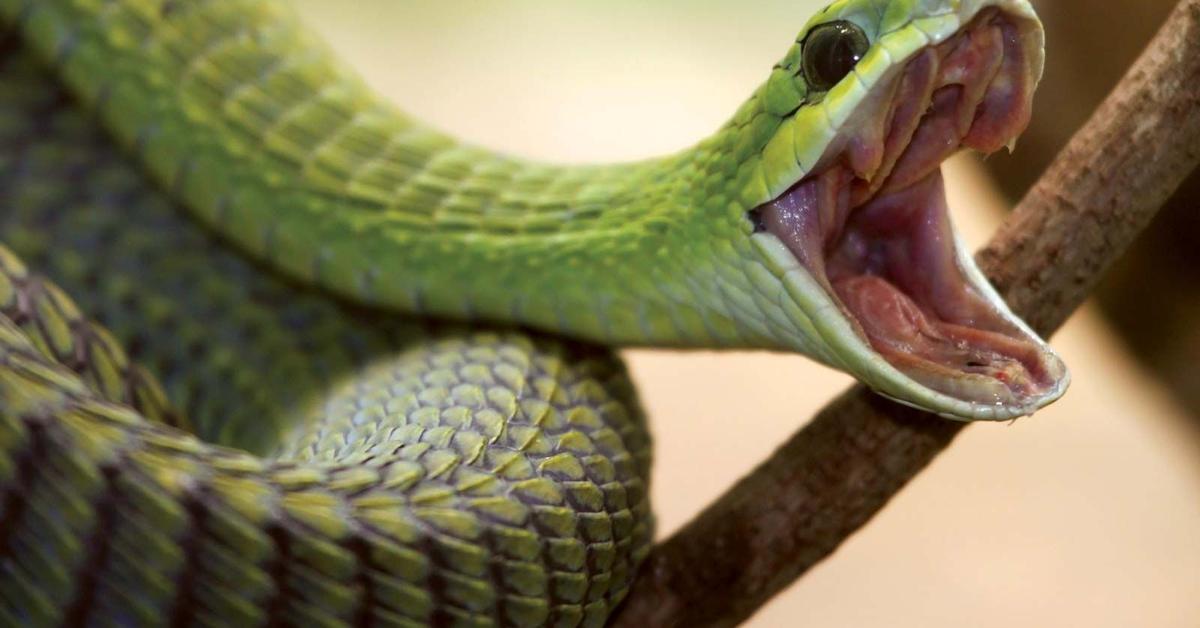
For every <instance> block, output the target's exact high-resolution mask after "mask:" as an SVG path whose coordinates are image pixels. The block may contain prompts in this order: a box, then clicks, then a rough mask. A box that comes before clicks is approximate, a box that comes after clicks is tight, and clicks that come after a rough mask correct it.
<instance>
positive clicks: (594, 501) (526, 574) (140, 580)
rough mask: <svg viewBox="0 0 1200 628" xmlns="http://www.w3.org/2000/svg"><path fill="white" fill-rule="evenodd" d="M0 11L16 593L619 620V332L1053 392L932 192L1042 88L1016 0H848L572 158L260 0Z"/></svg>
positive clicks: (303, 612) (624, 385)
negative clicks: (685, 107) (545, 160)
mask: <svg viewBox="0 0 1200 628" xmlns="http://www.w3.org/2000/svg"><path fill="white" fill-rule="evenodd" d="M0 28H3V31H0V32H3V33H4V35H3V37H4V38H3V42H2V43H0V242H3V244H2V245H0V624H2V625H12V626H17V625H21V626H44V625H46V626H48V625H97V626H101V625H103V626H109V625H111V626H118V625H119V626H142V625H146V626H152V625H177V626H184V625H208V626H228V625H237V626H242V625H245V626H254V625H304V626H350V625H360V626H368V625H369V626H416V625H463V626H492V625H559V626H574V625H589V626H596V625H602V624H603V623H604V622H605V621H606V619H607V618H608V617H609V615H610V614H611V612H612V611H613V610H614V608H615V607H616V606H617V605H618V604H619V603H620V601H621V599H622V598H623V597H624V595H625V594H626V593H627V592H628V590H629V588H630V587H631V586H633V585H634V583H635V579H634V578H635V575H636V570H637V567H638V565H639V563H640V562H641V561H642V559H643V558H644V557H645V556H646V555H647V553H648V552H649V549H650V546H651V542H652V538H653V518H652V515H651V512H650V507H649V503H648V477H649V476H648V472H649V465H650V438H649V435H648V432H647V429H646V425H645V422H644V418H643V415H642V411H641V409H640V407H639V404H638V401H637V397H636V393H635V391H634V389H633V386H632V384H631V382H630V381H629V377H628V375H627V373H626V371H625V369H624V366H623V364H622V363H621V361H620V359H619V358H618V357H617V355H616V354H615V353H614V351H613V349H612V348H611V347H614V346H628V345H656V346H671V347H743V348H759V349H773V350H786V351H795V352H800V353H804V354H807V355H809V356H811V357H813V358H814V359H817V360H820V361H822V362H825V363H827V364H829V365H831V366H833V367H836V368H840V369H843V370H846V371H848V372H850V373H852V374H854V375H855V376H857V377H858V378H859V379H861V380H862V381H864V382H865V383H867V384H868V385H870V386H872V387H873V388H875V389H876V390H878V391H879V392H881V393H882V394H886V395H888V396H891V397H893V398H895V399H898V400H900V401H902V402H904V403H909V404H912V405H916V406H919V407H922V408H926V409H929V410H932V411H935V412H938V413H941V414H943V415H945V416H948V417H951V418H956V419H961V420H974V419H1008V418H1013V417H1016V416H1020V415H1024V414H1029V413H1031V412H1032V411H1034V410H1036V409H1037V408H1039V407H1041V406H1043V405H1045V404H1047V403H1050V402H1051V401H1053V400H1054V399H1055V398H1057V397H1058V396H1059V395H1061V394H1062V392H1063V390H1064V389H1065V386H1066V382H1067V375H1066V371H1065V370H1064V369H1063V368H1062V365H1061V363H1060V362H1059V361H1058V359H1057V358H1056V357H1055V356H1054V354H1053V353H1052V352H1051V350H1050V349H1049V348H1048V347H1047V346H1046V345H1045V343H1043V342H1042V341H1041V340H1040V339H1038V338H1037V337H1036V336H1035V335H1033V333H1032V332H1030V331H1029V330H1028V328H1027V327H1025V326H1024V325H1023V324H1022V323H1021V322H1020V321H1019V320H1017V319H1016V318H1015V317H1014V316H1012V315H1011V314H1010V313H1009V312H1008V310H1007V308H1006V307H1005V306H1004V304H1003V302H1002V301H1001V300H1000V298H999V297H998V296H997V295H996V293H995V292H994V291H993V290H992V289H991V288H990V287H989V286H987V284H986V281H985V280H983V278H982V276H981V275H980V274H979V272H978V270H977V269H976V268H975V267H974V264H973V262H971V261H970V258H969V257H967V256H966V255H965V254H964V253H963V252H962V250H961V246H958V245H957V244H956V242H955V241H954V238H953V234H952V232H950V231H948V229H949V227H948V225H947V224H945V221H944V219H943V218H944V217H943V214H942V213H939V208H942V205H943V203H941V202H940V198H941V196H940V182H941V180H940V177H939V175H938V174H937V166H938V164H939V163H940V161H941V160H942V159H943V158H944V157H945V156H946V155H947V154H949V152H951V151H952V150H955V149H957V148H958V147H959V146H960V145H961V146H968V147H971V148H976V149H979V150H985V151H990V150H995V149H996V148H999V147H1001V146H1003V145H1004V144H1007V143H1009V142H1011V139H1012V137H1014V136H1015V135H1016V134H1017V133H1019V131H1020V129H1021V128H1023V126H1024V124H1025V122H1026V121H1027V119H1028V111H1027V105H1028V101H1029V98H1030V97H1031V94H1032V89H1033V85H1034V84H1035V83H1036V81H1037V80H1038V77H1039V76H1040V72H1041V54H1042V52H1041V29H1040V25H1039V24H1038V22H1037V18H1036V16H1035V15H1034V14H1033V12H1032V9H1030V7H1029V6H1028V5H1027V4H1026V3H1025V2H1023V1H1018V0H995V1H982V0H841V1H839V2H836V3H835V4H833V5H831V6H830V7H827V8H826V9H824V10H823V11H821V12H820V13H818V14H817V15H816V16H814V17H813V18H812V19H811V20H810V21H809V23H808V24H807V25H806V26H805V27H804V29H802V31H801V33H800V36H799V37H798V38H797V40H796V42H795V43H794V44H793V45H792V46H791V47H790V49H789V50H788V52H787V54H786V55H785V57H784V58H783V59H782V60H781V61H780V63H779V64H777V65H776V66H775V67H774V68H773V69H772V71H771V74H770V77H769V79H768V80H767V82H766V83H764V84H763V86H762V87H761V88H759V89H758V90H757V91H756V92H755V93H754V94H753V95H752V97H751V98H750V99H749V100H748V101H746V104H745V105H744V106H743V107H742V108H741V109H740V110H739V111H738V112H737V113H736V114H735V115H734V117H733V118H732V120H731V121H730V122H729V123H727V124H726V125H725V126H723V127H722V128H721V129H720V130H718V131H717V132H716V133H715V134H714V135H712V136H711V137H709V138H706V139H704V140H702V141H701V142H699V143H698V144H697V145H696V146H694V147H692V148H690V149H688V150H684V151H681V152H679V153H677V154H674V155H670V156H667V157H663V158H660V159H653V160H648V161H643V162H637V163H630V164H615V165H595V166H577V167H562V166H555V165H547V164H538V163H532V162H528V161H524V160H521V159H517V158H513V157H509V156H505V155H500V154H496V153H494V152H491V151H488V150H485V149H482V148H477V147H473V146H470V145H466V144H462V143H459V142H457V141H455V140H453V139H452V138H450V137H448V136H446V135H444V134H442V133H440V132H438V131H435V130H432V129H430V128H428V127H425V126H423V125H421V124H420V123H418V122H416V121H414V120H412V119H411V118H409V117H407V116H405V115H404V114H402V113H400V112H398V111H396V110H395V109H394V107H393V106H392V105H390V104H389V103H387V102H385V101H383V100H382V99H380V98H379V97H378V96H376V95H375V94H373V93H372V92H371V91H370V90H369V89H368V88H366V87H365V86H364V84H363V83H362V82H361V81H360V80H359V79H358V78H356V77H355V75H354V74H353V73H352V72H350V71H348V70H346V69H345V68H344V67H342V66H341V65H340V64H339V62H338V61H337V60H336V59H335V58H334V57H333V55H331V54H330V53H329V52H328V51H327V49H326V48H325V46H324V45H323V44H322V43H321V42H320V41H319V40H318V39H317V38H316V37H315V36H314V35H313V34H311V33H310V32H309V31H308V30H307V29H306V28H304V27H303V25H301V24H299V23H298V21H297V19H296V18H295V16H294V15H293V14H292V12H291V11H290V9H289V8H288V7H287V6H286V4H285V3H282V2H275V1H271V0H186V1H181V0H0ZM951 132H953V135H952V136H946V137H950V139H949V140H947V139H946V138H945V137H943V135H945V134H946V133H951ZM939 133H941V134H943V135H938V134H939ZM939 138H941V140H939ZM914 216H916V217H915V218H914ZM908 269H916V271H917V272H910V270H908ZM68 295H69V296H68ZM738 429H752V426H748V425H743V426H739V428H738Z"/></svg>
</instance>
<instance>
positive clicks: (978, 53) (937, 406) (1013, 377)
mask: <svg viewBox="0 0 1200 628" xmlns="http://www.w3.org/2000/svg"><path fill="white" fill-rule="evenodd" d="M1022 17H1026V16H1021V15H1017V16H1013V15H1011V14H1009V13H1006V12H1003V11H1001V10H1000V9H997V8H987V9H983V10H981V11H979V12H978V13H977V14H976V15H974V17H973V19H971V20H969V22H967V24H966V25H965V26H964V27H963V28H961V29H959V30H957V31H955V32H953V33H947V34H946V36H945V37H944V38H943V39H942V40H941V41H935V42H933V43H931V44H928V45H926V46H924V47H922V48H920V49H919V50H917V51H914V52H913V53H912V54H911V55H910V56H908V57H907V59H906V60H905V61H904V62H903V63H901V64H898V65H897V68H898V69H897V71H896V72H894V73H893V75H892V76H889V77H885V78H883V79H882V80H880V81H879V82H878V83H877V84H876V85H875V86H874V87H872V88H871V90H870V91H869V92H868V94H867V95H866V96H865V97H863V98H862V99H861V100H860V101H859V102H858V103H857V105H856V108H855V110H854V112H853V113H852V114H851V115H850V116H849V117H848V118H847V122H846V123H845V124H844V125H843V126H842V129H843V130H842V131H840V132H839V133H838V134H837V136H836V137H835V139H834V140H833V141H831V142H830V143H829V145H828V147H827V148H826V150H825V152H824V153H823V155H822V156H821V158H820V160H819V161H818V162H817V164H816V165H815V167H813V168H812V169H811V170H810V171H809V172H808V173H807V174H806V175H805V176H804V177H803V178H802V179H801V180H800V181H798V182H797V183H796V184H794V185H793V186H792V187H791V188H789V189H788V190H787V191H785V192H783V193H782V194H780V195H778V196H776V197H775V198H774V199H773V200H771V201H769V202H767V203H765V204H764V205H762V206H760V207H758V208H757V209H756V210H755V214H756V223H757V224H759V225H760V226H761V227H762V230H763V232H762V233H758V234H756V235H755V236H754V237H755V238H756V239H757V240H758V242H759V244H760V248H762V249H763V250H764V251H767V252H768V253H769V254H771V255H775V256H778V255H779V251H778V249H777V248H775V247H773V243H771V242H769V240H771V239H773V240H777V241H778V242H780V243H782V244H783V245H784V246H785V247H786V249H787V252H788V253H789V254H790V255H791V256H793V257H794V259H795V261H796V262H798V263H799V266H800V267H801V268H802V269H803V270H804V271H806V272H804V273H796V272H789V273H787V274H786V276H785V285H787V288H788V291H789V293H790V294H791V295H792V296H793V298H796V300H797V301H798V304H799V305H801V308H802V309H803V310H804V311H805V312H806V313H807V314H808V317H809V318H810V319H811V320H810V322H811V325H812V327H813V328H814V329H815V331H816V332H817V335H818V336H819V337H820V340H821V341H822V342H823V343H824V345H825V346H824V347H821V349H822V351H816V352H814V353H818V354H822V353H823V354H824V356H823V357H825V358H826V360H827V361H829V362H832V363H834V364H835V365H836V366H842V367H844V368H845V369H846V370H848V371H850V372H852V373H854V374H855V375H856V376H858V377H859V378H860V379H862V380H863V381H864V382H865V383H867V384H868V385H870V386H871V387H873V388H874V389H876V390H877V391H879V392H881V393H883V394H885V395H887V396H889V397H892V398H895V399H897V400H899V401H901V402H903V403H906V404H909V405H913V406H917V407H920V408H923V409H927V410H932V411H935V412H938V413H940V414H942V415H944V416H947V417H950V418H956V419H966V420H977V419H992V420H999V419H1009V418H1014V417H1017V416H1022V415H1026V414H1031V413H1032V412H1033V411H1035V410H1036V409H1038V408H1040V407H1042V406H1044V405H1046V404H1048V403H1050V402H1052V401H1053V400H1055V399H1057V398H1058V397H1059V396H1061V395H1062V393H1063V392H1064V391H1065V389H1066V386H1067V383H1068V380H1069V376H1068V374H1067V371H1066V368H1065V367H1064V365H1063V363H1062V361H1061V360H1060V359H1059V358H1058V357H1057V356H1056V355H1055V354H1054V352H1053V351H1052V350H1051V349H1050V348H1049V347H1048V346H1047V345H1046V343H1045V342H1044V341H1043V340H1041V339H1040V338H1039V337H1038V336H1037V335H1036V334H1035V333H1034V332H1033V331H1032V330H1030V329H1029V327H1028V326H1026V325H1025V324H1024V323H1023V322H1022V321H1021V320H1020V319H1019V318H1017V317H1016V316H1015V315H1014V314H1013V313H1012V312H1011V311H1010V310H1009V309H1008V308H1007V306H1006V305H1005V304H1004V301H1003V300H1002V298H1001V297H1000V296H999V295H998V294H997V293H996V292H995V290H994V289H992V287H991V286H990V285H989V284H988V283H987V280H986V279H985V278H984V277H983V275H982V273H981V272H980V271H979V270H978V269H977V268H976V266H975V264H974V262H973V260H972V259H971V258H970V256H969V255H968V254H967V253H966V252H965V248H964V247H963V246H962V245H961V244H960V243H959V242H958V240H957V238H956V235H955V234H954V231H953V229H952V228H951V226H950V222H949V216H948V211H947V207H946V202H945V195H944V192H943V186H942V178H941V172H940V165H941V163H942V161H943V160H945V159H946V158H947V157H949V156H950V155H951V154H953V153H954V152H956V151H958V150H959V149H960V148H962V147H967V148H972V149H975V150H978V151H980V152H984V153H990V152H994V151H996V150H999V149H1000V148H1003V147H1005V146H1010V145H1011V144H1012V142H1013V141H1014V139H1015V137H1016V136H1017V135H1019V133H1020V132H1021V131H1022V130H1024V128H1025V126H1026V124H1027V123H1028V121H1029V117H1030V105H1031V101H1032V93H1033V89H1034V85H1035V84H1036V82H1037V79H1038V77H1039V76H1040V70H1041V45H1040V42H1041V32H1040V29H1039V28H1037V23H1036V21H1030V20H1024V19H1018V18H1022ZM1030 24H1032V26H1031V25H1030ZM1031 31H1036V32H1031ZM1031 44H1035V45H1031ZM814 295H815V296H814Z"/></svg>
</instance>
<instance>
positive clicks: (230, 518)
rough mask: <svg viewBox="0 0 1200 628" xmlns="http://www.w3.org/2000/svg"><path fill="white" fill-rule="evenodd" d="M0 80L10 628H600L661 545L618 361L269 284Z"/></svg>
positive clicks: (43, 94) (32, 85)
mask: <svg viewBox="0 0 1200 628" xmlns="http://www.w3.org/2000/svg"><path fill="white" fill-rule="evenodd" d="M0 63H2V66H0V76H2V77H3V79H2V80H0V207H3V208H4V209H3V211H2V212H0V241H2V242H5V243H7V245H8V246H9V247H10V248H11V252H10V251H9V250H5V249H0V450H2V453H0V624H3V625H14V626H15V625H35V626H41V625H60V624H66V625H69V624H76V623H87V624H88V625H147V626H149V625H168V624H172V625H266V624H268V623H272V622H273V623H274V624H281V623H282V624H295V625H313V626H317V625H320V626H341V625H396V626H403V625H425V624H461V625H480V626H485V625H538V624H557V625H580V624H582V625H599V624H601V623H602V622H603V620H604V618H605V617H606V616H607V615H608V613H609V611H610V610H611V608H612V607H613V606H614V605H615V604H616V603H617V602H618V601H619V600H620V599H621V597H622V596H623V595H624V593H625V591H626V590H627V589H628V587H629V584H630V580H631V578H632V574H633V570H634V569H635V567H636V565H637V563H638V562H639V561H640V559H641V558H642V557H643V556H644V555H645V554H646V552H647V550H648V547H649V543H650V539H651V531H652V527H651V519H650V514H649V507H648V503H647V486H646V478H647V471H648V465H649V439H648V436H647V434H646V432H645V429H644V425H643V424H642V418H641V413H640V410H639V408H638V405H637V401H636V399H635V397H634V393H633V391H632V388H631V387H630V384H629V382H628V379H627V376H626V374H625V372H624V370H623V367H622V366H621V364H620V363H619V361H618V360H617V359H616V358H615V357H614V356H613V355H612V354H611V352H609V351H608V350H607V349H602V348H598V347H593V346H587V345H580V344H569V343H564V342H561V341H554V340H548V339H546V338H543V337H539V336H532V335H529V334H528V333H524V332H521V331H518V330H504V329H500V330H496V331H478V330H463V329H453V328H446V327H437V326H434V325H431V324H429V323H425V322H421V321H405V320H397V317H395V316H390V315H389V316H384V315H382V314H380V313H377V312H371V311H368V310H364V309H362V308H356V307H353V306H349V305H345V304H341V303H339V302H337V301H336V300H334V299H331V298H329V297H328V296H326V295H322V294H319V293H316V292H314V291H313V290H311V289H305V288H302V287H299V286H296V285H292V284H289V283H287V282H285V281H282V280H279V279H277V278H275V277H274V276H273V275H270V274H268V273H266V272H264V271H263V270H262V269H260V268H258V267H256V266H255V265H254V264H252V263H250V262H247V261H246V260H244V259H243V258H242V257H241V256H239V255H237V254H236V253H234V252H232V251H230V250H229V249H228V247H226V246H225V245H224V244H223V243H221V242H220V241H218V240H217V239H216V238H215V237H213V236H211V235H209V234H207V233H205V232H204V231H202V230H201V229H199V228H198V227H197V226H196V225H195V224H192V223H191V221H190V220H189V219H187V218H185V217H183V215H182V214H181V213H180V212H179V211H178V210H177V209H176V208H175V207H173V205H172V204H171V202H170V201H168V200H166V199H165V198H164V197H163V196H162V195H161V194H160V193H159V192H157V191H156V190H155V189H154V188H153V186H152V185H151V184H149V182H148V181H147V180H146V179H145V178H144V176H143V175H142V174H141V173H140V172H139V171H138V170H137V169H136V168H134V167H132V166H130V165H129V164H128V162H127V161H126V160H124V159H123V158H122V156H121V155H120V154H119V153H118V152H117V151H116V150H115V149H114V147H113V145H112V143H111V142H110V141H109V140H108V139H107V138H106V137H104V136H103V135H102V134H101V133H100V132H99V131H98V130H97V129H96V127H95V124H94V123H93V122H92V121H91V120H90V119H89V118H88V116H87V115H86V114H84V113H82V112H80V111H79V110H78V109H77V107H76V106H75V105H74V104H73V103H72V101H71V99H70V98H69V97H68V96H67V95H66V94H64V93H63V92H62V91H61V89H60V88H58V87H57V86H56V83H55V82H54V81H53V80H52V79H51V78H50V77H49V75H48V74H46V73H45V72H44V71H42V70H41V69H40V68H39V67H38V66H37V64H36V63H35V62H34V61H33V60H32V59H31V58H30V57H29V56H28V55H27V54H24V53H22V52H19V43H18V42H16V41H15V39H14V38H12V37H10V38H9V40H8V42H7V44H6V50H5V52H4V53H3V58H2V61H0ZM14 252H15V254H14ZM18 255H19V256H20V258H23V259H24V261H25V262H26V263H28V264H30V265H31V266H32V268H34V269H37V271H38V272H40V273H45V274H44V275H39V274H36V273H35V272H32V271H30V270H27V269H26V268H25V266H24V265H23V264H22V262H21V260H20V259H18V257H17V256H18ZM58 286H61V287H62V288H63V289H62V290H60V289H59V287H58ZM67 294H70V295H73V296H74V297H75V298H76V299H78V301H77V303H78V307H76V305H75V304H74V303H73V302H72V301H71V299H70V298H68V297H67V296H66V295H67ZM89 317H92V318H89ZM93 321H99V323H97V322H93ZM100 323H102V324H103V326H102V325H101V324H100ZM104 326H107V328H108V329H111V330H112V333H111V334H110V333H108V332H107V331H105V327H104ZM122 346H124V347H125V348H127V349H128V350H129V355H128V357H126V353H125V351H124V350H123V349H122ZM131 360H132V362H131ZM138 365H141V366H138ZM151 371H153V372H156V373H159V374H161V377H162V380H161V381H162V384H161V385H159V384H158V383H157V382H156V380H155V379H154V378H153V377H152V376H151V375H149V373H150V372H151ZM167 399H170V400H172V401H173V402H175V403H176V404H177V405H175V406H172V405H170V404H169V403H168V402H167ZM164 423H165V424H169V425H175V426H184V427H187V426H192V427H193V429H194V430H195V433H196V434H197V435H198V436H199V437H200V438H194V437H192V436H189V435H187V434H185V433H183V432H181V431H179V430H175V429H170V428H168V427H166V426H165V425H163V424H164ZM201 439H202V440H201ZM204 441H209V442H211V443H220V444H223V445H228V446H231V447H240V448H242V449H244V450H247V451H255V452H260V453H262V454H264V455H265V456H266V457H264V458H259V457H253V456H251V455H249V454H247V453H243V452H240V451H236V450H233V449H225V448H222V447H219V446H215V445H211V444H208V443H206V442H204ZM85 620H86V621H85Z"/></svg>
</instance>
